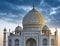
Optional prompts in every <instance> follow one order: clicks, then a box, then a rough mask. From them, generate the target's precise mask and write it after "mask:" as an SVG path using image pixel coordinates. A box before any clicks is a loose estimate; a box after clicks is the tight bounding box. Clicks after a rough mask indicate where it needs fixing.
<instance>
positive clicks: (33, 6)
mask: <svg viewBox="0 0 60 46" xmlns="http://www.w3.org/2000/svg"><path fill="white" fill-rule="evenodd" d="M34 7H35V6H34V1H33V9H34Z"/></svg>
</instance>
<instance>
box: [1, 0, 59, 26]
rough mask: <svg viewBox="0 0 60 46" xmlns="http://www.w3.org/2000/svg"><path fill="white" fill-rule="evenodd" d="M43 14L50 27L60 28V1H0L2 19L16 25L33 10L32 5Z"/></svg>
mask: <svg viewBox="0 0 60 46" xmlns="http://www.w3.org/2000/svg"><path fill="white" fill-rule="evenodd" d="M33 1H34V5H35V7H36V9H37V10H38V11H39V12H40V13H42V14H43V15H44V17H45V20H46V23H47V24H48V25H50V26H59V27H60V1H59V0H0V19H3V20H5V21H8V22H12V23H16V22H17V21H21V20H22V19H23V17H24V15H25V14H26V13H27V12H28V11H29V10H31V9H32V5H33Z"/></svg>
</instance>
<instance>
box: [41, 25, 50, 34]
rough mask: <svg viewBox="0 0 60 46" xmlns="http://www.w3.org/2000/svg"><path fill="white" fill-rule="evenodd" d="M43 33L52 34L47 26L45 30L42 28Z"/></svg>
mask: <svg viewBox="0 0 60 46" xmlns="http://www.w3.org/2000/svg"><path fill="white" fill-rule="evenodd" d="M42 33H45V34H50V33H51V32H50V29H49V27H48V26H47V25H45V26H44V27H43V28H42Z"/></svg>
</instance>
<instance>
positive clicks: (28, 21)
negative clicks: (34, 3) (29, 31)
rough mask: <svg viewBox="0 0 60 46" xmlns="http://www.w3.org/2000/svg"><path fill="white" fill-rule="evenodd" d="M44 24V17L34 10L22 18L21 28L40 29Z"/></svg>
mask: <svg viewBox="0 0 60 46" xmlns="http://www.w3.org/2000/svg"><path fill="white" fill-rule="evenodd" d="M44 24H45V21H44V17H43V16H42V15H41V14H40V13H39V12H38V11H37V10H36V9H35V8H33V9H32V10H31V11H29V13H27V14H26V15H25V16H24V18H23V28H37V27H39V28H41V27H42V26H44Z"/></svg>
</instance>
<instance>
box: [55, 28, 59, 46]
mask: <svg viewBox="0 0 60 46" xmlns="http://www.w3.org/2000/svg"><path fill="white" fill-rule="evenodd" d="M55 40H56V41H55V46H58V30H57V28H56V31H55Z"/></svg>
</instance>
